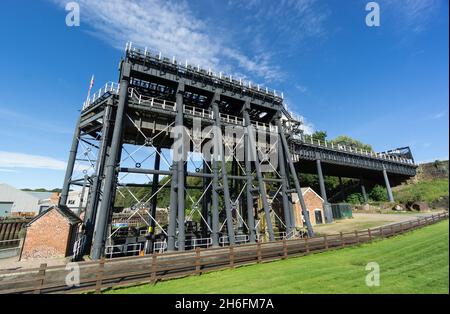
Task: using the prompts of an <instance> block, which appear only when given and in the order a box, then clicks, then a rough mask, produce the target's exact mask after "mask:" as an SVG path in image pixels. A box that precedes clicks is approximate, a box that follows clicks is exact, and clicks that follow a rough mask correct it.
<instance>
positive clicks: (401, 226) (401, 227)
mask: <svg viewBox="0 0 450 314" xmlns="http://www.w3.org/2000/svg"><path fill="white" fill-rule="evenodd" d="M404 230H405V229H404V228H403V223H402V222H401V223H400V233H403V232H404Z"/></svg>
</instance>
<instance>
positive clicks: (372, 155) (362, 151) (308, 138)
mask: <svg viewBox="0 0 450 314" xmlns="http://www.w3.org/2000/svg"><path fill="white" fill-rule="evenodd" d="M297 139H298V140H300V141H302V142H303V143H305V144H308V145H314V146H319V147H325V148H328V149H333V150H339V151H343V152H347V153H352V154H358V155H362V156H365V157H370V158H376V159H383V160H388V161H393V162H399V163H403V164H409V165H414V161H413V160H412V159H408V158H403V157H399V156H396V155H389V154H385V153H375V152H373V151H368V150H365V149H361V148H356V147H351V146H347V145H343V144H335V143H334V142H332V141H326V140H319V139H315V138H314V137H313V136H311V135H306V134H305V135H301V136H298V137H297ZM293 145H294V144H293Z"/></svg>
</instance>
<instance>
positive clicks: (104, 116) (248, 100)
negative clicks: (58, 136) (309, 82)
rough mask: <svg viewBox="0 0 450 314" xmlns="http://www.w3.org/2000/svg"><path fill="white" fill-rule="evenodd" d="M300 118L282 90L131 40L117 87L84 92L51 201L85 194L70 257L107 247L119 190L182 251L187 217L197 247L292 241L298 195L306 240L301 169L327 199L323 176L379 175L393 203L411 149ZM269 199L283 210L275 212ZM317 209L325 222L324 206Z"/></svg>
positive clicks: (409, 168) (410, 170)
mask: <svg viewBox="0 0 450 314" xmlns="http://www.w3.org/2000/svg"><path fill="white" fill-rule="evenodd" d="M300 125H301V121H298V120H296V119H295V118H294V117H293V116H292V115H291V114H289V112H287V110H286V109H285V106H284V104H283V94H282V93H277V92H276V91H273V90H269V89H268V88H265V87H261V86H259V85H255V84H252V83H250V82H244V81H243V80H240V79H236V78H233V77H232V76H225V75H224V74H222V73H213V72H212V71H211V70H204V69H201V68H200V67H199V66H196V67H193V66H191V65H189V64H187V62H186V63H184V64H179V63H178V62H177V60H175V58H171V59H169V58H164V57H162V56H161V54H160V53H159V54H156V53H152V52H150V51H149V50H148V49H146V48H145V49H143V48H138V47H135V46H134V45H132V44H131V43H128V44H127V46H126V50H125V56H124V58H123V59H122V60H121V63H120V75H119V81H118V83H108V84H106V85H105V87H103V88H102V89H101V90H100V91H99V92H97V93H95V94H94V95H92V96H91V97H90V98H89V99H87V100H86V102H85V103H84V105H83V108H82V110H81V113H80V117H79V119H78V121H77V124H76V128H75V132H74V137H73V141H72V145H71V150H70V154H69V160H68V164H67V170H66V175H65V179H64V184H63V189H62V193H61V197H60V201H59V204H60V205H61V206H63V205H66V204H67V199H68V194H69V190H70V189H71V187H73V186H82V187H83V189H82V191H83V193H88V198H87V199H88V201H87V204H84V206H83V210H84V224H83V232H82V233H81V234H80V237H79V239H78V241H77V242H76V249H75V254H78V255H83V254H89V253H90V255H91V257H92V258H93V259H94V260H96V259H99V258H101V257H102V256H104V255H105V254H107V253H108V252H107V249H108V247H109V248H110V249H111V246H112V244H111V239H112V237H113V235H114V232H116V231H117V229H116V231H112V230H111V228H110V224H111V219H112V213H113V208H114V201H115V199H116V197H119V196H120V194H123V192H124V191H127V192H128V193H130V194H131V195H132V196H133V199H134V200H135V202H134V203H135V204H134V205H133V206H132V209H131V212H130V213H129V217H130V218H131V217H140V218H142V221H143V223H145V224H146V225H147V226H148V227H149V229H148V230H149V231H148V232H149V233H151V234H150V235H154V234H152V233H154V232H155V229H157V228H158V229H159V230H161V231H162V233H164V243H163V244H164V245H165V246H164V247H163V249H167V250H168V251H174V250H178V251H184V250H186V249H189V248H191V247H192V243H193V242H192V241H193V239H192V238H191V237H188V239H187V238H186V228H189V225H190V222H191V221H192V217H193V215H194V214H195V215H197V216H198V217H200V218H199V221H200V231H201V234H202V238H201V239H197V240H198V241H199V242H197V243H201V244H204V245H205V246H219V245H225V244H226V245H237V244H239V243H243V242H249V243H254V242H256V241H261V239H262V237H261V235H262V234H264V235H265V236H266V239H267V240H269V241H275V240H277V239H280V238H287V239H289V238H293V237H297V236H299V229H298V226H296V225H295V217H294V212H293V204H292V199H291V194H292V193H297V195H298V196H299V200H300V204H301V209H302V214H303V219H304V233H305V234H307V235H308V236H309V237H312V236H314V233H313V228H312V226H311V223H310V221H309V216H308V211H307V208H306V205H305V202H304V199H303V197H302V193H301V187H300V182H299V178H298V173H299V171H300V170H301V171H304V172H310V173H311V172H313V173H317V174H318V175H319V181H320V187H321V194H322V198H323V199H324V200H327V197H326V191H325V185H324V181H323V172H325V173H326V174H327V175H338V176H347V177H358V178H360V177H363V178H365V179H369V180H373V181H377V180H381V182H384V183H385V184H386V186H387V188H388V193H389V197H390V200H393V198H392V192H391V190H390V181H391V182H393V183H394V184H397V183H399V182H402V181H404V180H406V179H408V178H410V177H411V176H414V175H415V173H416V165H415V164H414V161H413V159H412V155H411V152H410V150H409V149H406V151H405V149H402V150H392V151H391V152H385V153H381V154H377V153H373V152H367V151H361V150H358V149H354V148H351V147H345V146H341V145H339V146H335V145H334V144H332V143H331V144H330V143H327V142H320V141H317V140H315V139H313V138H311V137H308V136H307V135H304V134H303V133H302V132H301V130H300V128H299V126H300ZM168 153H171V157H170V156H168ZM150 161H152V163H151V162H150ZM138 177H140V178H139V179H135V182H133V180H134V179H131V178H138ZM189 177H197V178H200V180H201V182H202V187H201V189H202V193H201V196H200V197H199V198H198V199H193V198H192V197H191V196H190V195H189V188H190V187H189V186H187V178H189ZM162 178H166V180H162ZM136 186H140V187H143V188H147V189H148V195H146V197H144V198H143V199H138V198H137V197H136V196H135V195H134V193H133V192H132V190H131V189H129V188H130V187H136ZM162 189H170V206H169V209H168V226H167V227H166V228H165V227H163V226H161V225H160V221H158V219H156V216H157V215H156V209H157V207H158V193H160V192H161V191H162ZM269 190H271V191H269ZM275 200H277V201H279V202H280V203H281V208H282V212H278V213H277V212H275V211H274V209H273V208H272V203H273V202H274V201H275ZM326 203H327V201H326ZM326 205H327V204H326ZM142 210H144V211H145V212H146V213H147V215H146V216H145V217H144V216H141V214H140V213H141V212H142ZM262 216H263V217H264V225H265V227H264V228H262V227H261V225H262V223H261V221H262V220H261V218H262ZM325 216H326V221H327V222H331V221H332V217H331V210H330V209H329V207H328V206H325ZM155 244H156V243H152V247H150V248H149V249H146V251H147V252H151V251H152V250H153V249H154V248H155V246H154V245H155Z"/></svg>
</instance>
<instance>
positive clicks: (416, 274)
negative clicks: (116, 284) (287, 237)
mask: <svg viewBox="0 0 450 314" xmlns="http://www.w3.org/2000/svg"><path fill="white" fill-rule="evenodd" d="M448 241H449V225H448V220H447V221H444V222H440V223H438V224H436V225H432V226H428V227H425V228H423V229H420V230H416V231H413V232H410V233H406V234H404V235H400V236H397V237H395V238H391V239H386V240H379V241H376V242H373V243H368V244H363V245H360V246H358V247H350V248H345V249H341V250H335V251H330V252H325V253H318V254H313V255H309V256H304V257H298V258H290V259H287V260H284V261H277V262H271V263H264V264H259V265H251V266H244V267H240V268H236V269H234V270H223V271H217V272H212V273H209V274H204V275H201V276H189V277H185V278H181V279H175V280H170V281H163V282H160V283H158V284H156V285H154V286H152V285H140V286H135V287H129V288H117V289H114V290H110V291H107V293H182V294H189V293H199V294H201V293H258V294H264V293H446V294H448V293H449V289H448V285H449V272H448V260H449V255H448ZM369 262H377V263H378V264H379V265H380V274H381V276H380V278H381V282H380V286H379V287H368V286H366V284H365V277H366V275H367V274H368V271H366V270H365V266H366V265H367V263H369Z"/></svg>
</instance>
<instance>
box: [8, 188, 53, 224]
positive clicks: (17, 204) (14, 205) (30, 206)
mask: <svg viewBox="0 0 450 314" xmlns="http://www.w3.org/2000/svg"><path fill="white" fill-rule="evenodd" d="M55 197H56V199H57V194H55V193H52V192H31V191H30V192H28V191H22V190H19V189H16V188H15V187H12V186H10V185H8V184H4V183H0V217H6V216H11V215H18V214H19V213H20V214H22V215H28V216H33V215H37V214H39V213H40V212H41V211H43V210H46V209H47V208H49V206H51V205H53V203H54V200H55Z"/></svg>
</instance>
